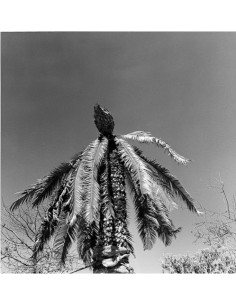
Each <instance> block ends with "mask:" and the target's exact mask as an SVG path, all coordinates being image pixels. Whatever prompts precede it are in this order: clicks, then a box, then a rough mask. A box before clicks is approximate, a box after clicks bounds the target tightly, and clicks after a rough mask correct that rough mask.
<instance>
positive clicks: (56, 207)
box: [33, 172, 74, 258]
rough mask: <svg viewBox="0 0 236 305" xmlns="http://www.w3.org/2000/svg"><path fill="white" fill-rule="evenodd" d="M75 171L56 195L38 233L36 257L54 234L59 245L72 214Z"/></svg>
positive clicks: (35, 249)
mask: <svg viewBox="0 0 236 305" xmlns="http://www.w3.org/2000/svg"><path fill="white" fill-rule="evenodd" d="M72 195H73V173H72V172H71V173H70V176H69V177H67V180H66V181H64V183H63V184H62V185H61V187H60V188H59V190H58V191H57V193H56V194H55V195H54V196H55V198H54V201H53V203H52V205H51V206H50V207H49V209H48V211H47V212H46V217H45V219H44V221H43V223H42V225H41V227H40V230H39V232H38V234H37V238H36V243H35V246H34V251H33V252H34V255H33V256H34V257H35V258H36V257H37V254H38V253H39V252H41V251H42V250H43V248H44V245H45V244H46V243H47V242H48V241H49V240H50V239H51V237H52V236H53V235H56V237H55V240H54V244H55V243H56V247H59V245H58V244H59V243H62V242H61V239H62V238H63V237H62V232H63V230H65V229H64V227H65V224H64V222H65V219H66V217H67V215H69V214H70V211H71V206H70V203H71V201H72V200H73V198H74V197H73V196H72Z"/></svg>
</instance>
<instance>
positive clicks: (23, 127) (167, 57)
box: [2, 32, 236, 273]
mask: <svg viewBox="0 0 236 305" xmlns="http://www.w3.org/2000/svg"><path fill="white" fill-rule="evenodd" d="M235 82H236V34H235V33H158V32H156V33H155V32H154V33H128V32H126V33H76V32H75V33H3V34H2V196H3V198H4V200H5V202H6V203H8V204H10V203H12V202H13V201H14V200H15V199H16V198H17V197H16V195H14V194H15V193H16V192H18V191H21V190H24V189H25V188H27V187H28V186H29V185H30V184H32V183H34V182H35V181H36V180H37V179H38V178H40V177H43V176H45V175H46V174H48V173H49V171H51V170H52V169H53V168H54V167H55V166H57V165H58V164H59V163H61V162H63V161H67V160H68V159H69V158H70V157H71V156H72V155H73V154H75V153H76V152H78V151H80V150H81V149H82V148H84V147H85V146H86V145H88V144H89V143H90V142H91V141H92V140H93V139H95V138H96V137H97V135H98V132H97V130H96V127H95V125H94V123H93V105H94V104H95V103H96V102H99V103H100V104H101V105H103V106H105V107H107V108H108V109H109V111H110V112H111V113H112V115H113V117H114V118H115V123H116V125H115V133H116V134H125V133H128V132H133V131H136V130H144V131H149V132H151V133H152V134H153V135H155V136H157V137H161V138H162V139H163V140H165V141H166V142H167V143H169V144H170V145H171V146H172V148H174V149H175V150H176V151H177V152H179V153H180V154H182V155H184V156H185V157H188V158H190V159H192V160H194V161H193V162H192V163H191V164H190V165H189V166H187V167H184V166H182V167H181V166H179V165H177V164H175V163H174V161H173V160H170V159H169V158H168V156H167V155H165V154H164V153H163V152H162V151H161V150H160V149H157V148H156V147H154V146H153V147H151V146H148V147H147V146H143V145H142V146H141V148H142V149H143V151H144V152H145V154H146V155H147V156H149V157H151V158H156V160H157V161H158V162H159V163H161V164H162V165H164V166H166V167H167V168H168V169H169V170H170V171H171V173H172V174H174V175H176V176H177V177H178V178H179V180H180V181H181V182H182V183H183V185H184V186H185V187H186V189H187V190H188V191H189V192H190V193H191V195H192V196H193V197H194V198H195V199H196V200H197V201H198V202H200V203H201V204H202V205H203V206H205V207H206V208H211V209H217V210H221V209H224V208H225V207H224V204H223V202H222V198H221V197H220V194H219V193H217V191H215V190H214V189H211V188H209V185H210V182H211V179H213V178H214V177H217V176H218V174H219V172H220V174H221V177H222V179H223V180H224V182H225V189H226V192H227V194H228V195H229V198H230V199H231V198H232V195H233V193H235V178H236V166H235V149H236V143H235V130H236V123H235V113H236V101H235V97H236V86H235ZM132 215H133V210H132V209H131V216H132ZM171 218H172V219H173V220H174V223H175V224H176V226H182V227H183V230H182V232H181V233H180V234H179V235H178V237H177V239H176V240H174V241H173V242H172V245H171V246H169V247H164V245H163V244H162V242H161V241H159V240H158V241H157V242H156V244H155V246H154V248H153V249H152V250H151V251H145V252H144V251H143V249H142V245H141V241H140V240H139V238H138V236H137V231H136V230H135V224H134V219H133V220H132V218H131V231H132V233H133V234H134V242H135V250H136V259H135V260H132V265H133V267H134V268H135V271H136V272H148V273H151V272H154V273H155V272H160V271H161V267H160V259H161V257H162V255H163V253H173V254H180V253H183V254H185V253H192V252H194V251H196V250H197V249H198V248H199V247H200V245H195V244H193V240H194V238H193V236H192V234H191V233H190V232H191V230H192V229H193V227H194V223H195V222H197V221H199V217H197V216H194V215H193V214H191V213H190V212H188V211H186V210H183V209H181V208H179V209H178V210H177V211H174V212H173V213H171Z"/></svg>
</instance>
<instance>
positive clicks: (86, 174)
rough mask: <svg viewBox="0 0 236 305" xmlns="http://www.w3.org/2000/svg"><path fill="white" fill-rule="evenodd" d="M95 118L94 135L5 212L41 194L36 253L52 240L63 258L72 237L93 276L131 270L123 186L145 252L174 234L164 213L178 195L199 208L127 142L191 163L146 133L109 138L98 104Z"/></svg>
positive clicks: (108, 122)
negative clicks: (152, 147)
mask: <svg viewBox="0 0 236 305" xmlns="http://www.w3.org/2000/svg"><path fill="white" fill-rule="evenodd" d="M94 122H95V125H96V127H97V129H98V131H99V132H100V135H99V137H98V138H97V139H96V140H94V141H93V142H92V143H90V144H89V145H88V146H87V147H86V148H85V149H84V150H83V151H82V152H81V153H79V154H77V155H75V156H74V157H73V158H72V159H71V161H70V162H68V163H63V164H62V165H60V166H59V167H58V168H56V169H55V170H53V171H52V172H51V173H50V174H49V175H48V176H46V177H44V178H43V179H40V180H38V181H37V183H36V184H34V185H33V186H31V187H30V188H28V189H27V190H25V191H24V192H22V193H21V197H20V198H19V199H17V200H16V201H15V202H14V203H13V204H12V206H11V209H12V210H14V209H16V208H18V207H19V206H20V205H21V204H23V203H29V204H31V205H32V207H37V206H38V205H39V204H40V203H41V202H43V201H44V200H45V199H49V202H51V204H50V205H49V208H48V210H47V212H46V215H45V219H44V221H43V223H42V225H41V228H40V230H39V232H38V234H37V236H36V242H35V248H34V256H33V257H34V258H36V257H37V255H38V253H39V252H41V251H43V248H44V245H45V244H46V243H47V242H49V241H50V239H52V238H54V250H55V255H56V256H57V257H58V260H59V261H60V262H61V263H64V262H65V260H66V257H67V254H68V251H69V249H70V247H71V245H72V243H73V242H74V241H77V249H78V255H79V258H80V259H81V260H82V261H83V262H84V264H85V265H86V266H90V267H91V268H92V270H93V272H94V273H133V269H132V268H131V267H130V264H129V257H130V255H131V254H134V248H133V245H132V236H131V234H130V232H129V229H128V215H127V204H128V201H127V191H128V190H129V191H130V193H131V195H132V199H133V203H134V207H135V213H136V222H137V227H138V232H139V235H140V238H141V240H142V242H143V246H144V249H151V248H152V247H153V245H154V243H155V241H156V239H157V238H160V239H161V240H162V241H163V242H164V244H165V245H169V244H170V243H171V241H172V238H173V237H176V234H177V233H178V232H179V231H180V228H175V226H174V225H173V223H172V221H171V220H170V218H169V211H170V210H171V209H173V208H175V207H177V204H176V203H175V202H174V200H175V198H176V197H177V198H179V199H181V200H182V201H183V202H184V203H185V204H186V206H187V208H188V209H189V210H190V211H192V212H196V213H198V211H197V209H196V207H195V203H194V200H193V199H192V197H191V196H190V195H189V194H188V192H187V191H186V190H185V189H184V187H183V186H182V184H181V183H180V182H179V181H178V180H177V179H176V178H175V177H174V176H172V175H171V174H170V173H169V171H168V170H167V169H166V168H164V167H162V166H161V165H159V164H158V163H157V162H156V161H152V160H149V159H148V158H146V157H145V156H143V154H142V152H141V150H139V149H138V148H136V147H134V146H132V145H131V144H129V143H128V142H127V140H132V141H133V140H136V141H138V142H140V143H147V144H155V145H156V146H157V147H160V148H163V149H164V151H167V153H168V155H169V156H170V157H172V158H173V159H174V160H175V161H176V162H177V163H179V164H184V165H185V164H187V163H188V162H189V161H190V160H188V159H186V158H184V157H183V156H181V155H179V154H178V153H176V152H175V151H174V150H173V149H172V148H171V147H170V146H169V145H168V144H167V143H165V142H164V141H163V140H161V139H159V138H155V137H153V136H152V135H151V134H150V133H148V132H144V131H136V132H133V133H130V134H127V135H121V136H116V135H114V134H113V129H114V125H115V124H114V120H113V117H112V116H111V114H110V113H109V112H108V110H106V109H105V108H102V107H101V106H99V105H98V104H96V105H95V107H94Z"/></svg>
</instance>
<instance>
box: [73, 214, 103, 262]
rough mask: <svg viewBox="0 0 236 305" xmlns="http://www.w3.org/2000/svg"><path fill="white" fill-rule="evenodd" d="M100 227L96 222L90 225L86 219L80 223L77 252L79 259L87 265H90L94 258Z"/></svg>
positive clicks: (82, 219)
mask: <svg viewBox="0 0 236 305" xmlns="http://www.w3.org/2000/svg"><path fill="white" fill-rule="evenodd" d="M97 239H98V227H97V224H96V223H95V221H93V222H92V223H90V224H88V223H87V222H86V220H85V219H84V218H81V219H80V221H79V230H78V235H77V250H78V254H79V258H80V259H81V260H82V261H83V263H84V264H85V265H90V264H91V263H92V258H93V249H94V248H95V246H96V244H97Z"/></svg>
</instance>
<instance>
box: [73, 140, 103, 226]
mask: <svg viewBox="0 0 236 305" xmlns="http://www.w3.org/2000/svg"><path fill="white" fill-rule="evenodd" d="M107 144H108V140H107V138H105V137H104V138H102V139H101V140H100V139H97V140H95V141H93V142H92V143H91V144H90V145H89V146H88V147H87V148H86V149H85V150H84V152H83V154H82V161H81V163H80V165H79V168H78V171H77V174H76V178H75V203H74V216H76V215H79V214H80V212H81V209H82V208H83V207H85V208H84V210H85V217H86V219H87V221H88V222H92V221H93V220H94V219H96V217H97V214H98V213H97V211H98V203H99V184H98V181H97V179H98V177H97V175H98V169H99V167H100V165H101V162H102V160H103V157H104V154H105V152H106V149H107Z"/></svg>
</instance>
